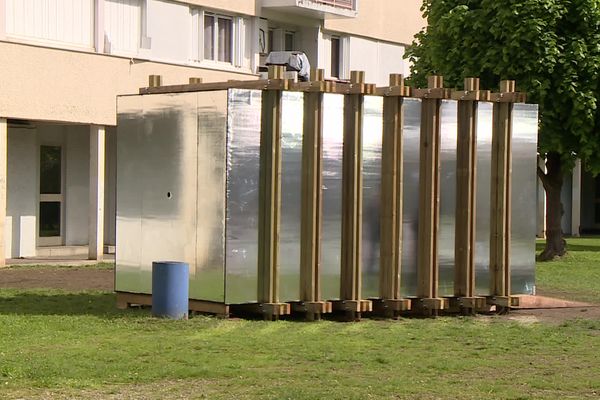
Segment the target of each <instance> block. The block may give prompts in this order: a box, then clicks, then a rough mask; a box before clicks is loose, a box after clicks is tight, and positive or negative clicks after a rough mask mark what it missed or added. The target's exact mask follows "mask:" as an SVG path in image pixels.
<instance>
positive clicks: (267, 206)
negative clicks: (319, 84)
mask: <svg viewBox="0 0 600 400" xmlns="http://www.w3.org/2000/svg"><path fill="white" fill-rule="evenodd" d="M277 71H278V69H276V68H270V74H271V75H277V74H278V72H277ZM281 107H282V92H281V91H269V90H267V91H263V95H262V125H261V134H260V177H259V213H258V294H257V296H258V297H257V298H258V302H259V303H261V304H278V303H279V227H280V216H281Z"/></svg>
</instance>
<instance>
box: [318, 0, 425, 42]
mask: <svg viewBox="0 0 600 400" xmlns="http://www.w3.org/2000/svg"><path fill="white" fill-rule="evenodd" d="M358 4H359V5H358V7H359V8H358V16H357V17H356V18H336V19H326V20H325V23H324V27H325V29H326V30H331V31H337V32H345V33H348V34H352V35H357V36H364V37H371V38H375V39H380V40H385V41H390V42H396V43H403V44H410V43H412V41H413V36H414V34H415V33H417V32H419V31H420V30H421V29H422V28H423V27H424V26H425V25H426V21H425V20H424V19H423V17H422V13H421V11H420V8H421V4H422V1H421V0H402V1H397V0H394V1H383V0H359V3H358Z"/></svg>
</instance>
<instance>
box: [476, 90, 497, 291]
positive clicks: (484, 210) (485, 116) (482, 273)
mask: <svg viewBox="0 0 600 400" xmlns="http://www.w3.org/2000/svg"><path fill="white" fill-rule="evenodd" d="M492 109H493V106H492V104H491V103H483V102H481V103H479V106H478V109H477V147H476V151H477V161H476V164H475V169H476V172H475V173H476V176H475V254H474V256H475V294H477V295H480V296H487V295H489V294H490V215H491V214H490V213H491V210H490V196H491V190H492V187H491V179H492V125H493V119H492V117H493V113H492Z"/></svg>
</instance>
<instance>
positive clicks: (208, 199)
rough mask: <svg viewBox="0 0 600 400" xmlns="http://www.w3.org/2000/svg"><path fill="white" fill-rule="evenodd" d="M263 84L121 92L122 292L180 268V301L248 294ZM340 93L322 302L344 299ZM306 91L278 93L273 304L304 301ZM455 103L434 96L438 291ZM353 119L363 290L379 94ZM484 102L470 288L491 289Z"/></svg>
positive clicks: (374, 229) (525, 108) (525, 204)
mask: <svg viewBox="0 0 600 400" xmlns="http://www.w3.org/2000/svg"><path fill="white" fill-rule="evenodd" d="M261 97H262V92H261V91H257V90H248V89H227V90H215V91H204V92H191V93H177V94H154V95H144V96H138V95H135V96H121V97H119V98H118V133H117V254H116V278H115V287H116V290H117V291H118V292H128V293H140V294H150V293H151V274H152V270H151V266H152V262H153V261H157V260H177V261H182V262H186V263H188V264H189V266H190V291H189V293H190V299H194V300H203V301H210V302H218V303H226V304H240V303H252V302H256V301H257V285H258V279H259V277H258V268H257V261H258V206H259V165H260V151H259V150H260V149H259V146H260V130H261V120H260V119H261ZM343 108H344V95H341V94H332V93H327V94H325V95H324V109H325V110H326V111H325V113H324V117H323V119H324V120H323V126H324V128H323V159H322V169H323V179H322V210H323V221H322V237H321V245H322V252H321V297H322V298H323V299H325V300H335V299H338V298H339V297H340V274H341V272H340V271H341V256H340V255H341V225H342V209H341V208H342V158H343V157H342V148H343V147H342V145H343V136H344V135H343V129H344V128H343V121H344V110H343ZM303 110H304V108H303V95H302V93H299V92H284V93H283V104H282V115H283V117H282V138H281V146H282V151H281V161H282V175H281V185H282V190H281V193H282V198H281V221H280V248H279V251H280V257H279V259H280V264H279V282H280V296H279V297H280V300H281V301H282V302H292V301H297V300H299V296H300V226H301V197H302V196H301V187H302V182H301V177H302V135H303V133H302V132H303V120H304V118H303ZM456 110H457V103H456V101H453V100H444V101H442V108H441V129H442V141H441V154H440V160H441V165H440V185H441V186H440V188H441V194H440V230H439V263H440V282H439V288H440V294H441V295H450V294H452V288H453V283H454V282H453V279H454V276H453V268H454V229H455V198H456V138H457V136H456V124H457V120H456V118H457V117H456ZM403 112H404V128H403V145H402V146H403V147H402V149H403V160H404V161H403V163H404V164H403V165H404V168H403V221H402V235H403V237H402V249H401V250H402V270H401V274H402V288H401V295H402V296H413V295H414V294H415V292H416V278H417V232H418V215H419V200H418V199H419V146H420V142H419V138H420V126H421V100H419V99H408V98H407V99H404V111H403ZM363 115H364V121H363V122H364V124H363V148H362V156H363V170H362V176H363V205H362V217H363V228H362V250H363V251H362V278H363V279H362V280H363V286H362V297H363V298H376V297H378V296H379V268H380V266H379V263H380V256H379V249H380V210H381V201H380V196H381V194H380V193H381V154H382V124H383V110H382V98H381V97H377V96H366V97H365V102H364V110H363ZM491 134H492V105H491V103H485V102H481V103H479V111H478V134H477V184H476V204H477V210H476V249H475V263H476V272H477V273H476V279H477V294H479V295H487V294H489V235H490V205H489V204H490V190H491V186H490V185H491V182H490V180H491V173H490V171H491ZM536 141H537V106H532V105H525V104H515V105H514V114H513V138H512V148H513V150H514V152H513V157H512V168H513V171H518V172H517V173H513V175H512V177H513V187H515V188H516V187H518V188H520V190H514V191H513V192H512V201H513V207H512V213H513V217H512V218H513V219H512V241H511V257H512V277H513V290H512V292H513V293H514V294H520V293H532V292H533V291H534V287H535V286H534V285H535V280H534V275H535V270H534V268H535V261H534V250H535V249H534V246H535V222H536V221H535V215H536V213H535V179H536V177H535V165H536Z"/></svg>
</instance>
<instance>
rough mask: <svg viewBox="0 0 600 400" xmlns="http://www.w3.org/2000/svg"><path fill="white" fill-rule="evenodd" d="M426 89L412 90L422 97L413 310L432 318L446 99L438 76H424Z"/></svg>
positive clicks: (436, 303)
mask: <svg viewBox="0 0 600 400" xmlns="http://www.w3.org/2000/svg"><path fill="white" fill-rule="evenodd" d="M427 86H428V89H424V90H423V89H422V90H415V91H414V92H415V95H417V96H418V97H421V98H422V111H421V140H420V141H421V145H420V148H421V150H420V158H419V160H420V161H419V232H418V250H417V297H418V298H419V300H418V302H417V303H416V304H414V305H413V306H414V307H413V308H415V309H417V310H418V311H420V312H421V313H423V314H425V315H435V314H437V311H438V310H440V309H444V308H446V301H445V299H441V298H438V283H439V262H438V227H439V212H440V204H439V203H440V176H439V175H440V108H441V99H442V98H444V97H446V93H445V90H444V89H443V78H442V77H441V76H430V77H428V85H427Z"/></svg>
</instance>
